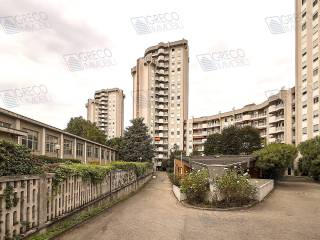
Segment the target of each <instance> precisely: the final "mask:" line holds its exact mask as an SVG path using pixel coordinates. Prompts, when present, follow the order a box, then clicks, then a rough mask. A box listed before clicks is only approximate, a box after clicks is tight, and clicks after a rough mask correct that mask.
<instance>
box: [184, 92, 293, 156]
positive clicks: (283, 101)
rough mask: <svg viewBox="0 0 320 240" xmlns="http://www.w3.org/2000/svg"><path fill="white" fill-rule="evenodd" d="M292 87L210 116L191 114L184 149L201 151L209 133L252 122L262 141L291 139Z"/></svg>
mask: <svg viewBox="0 0 320 240" xmlns="http://www.w3.org/2000/svg"><path fill="white" fill-rule="evenodd" d="M293 99H294V88H292V89H290V90H281V91H280V92H279V93H278V94H276V95H273V96H271V97H269V98H268V99H267V100H266V101H264V102H263V103H261V104H258V105H256V104H249V105H246V106H244V107H243V108H241V109H234V110H232V111H229V112H225V113H219V114H216V115H213V116H206V117H199V118H191V119H189V120H187V121H186V123H185V140H186V141H185V151H186V153H187V155H190V154H191V153H192V152H193V151H198V152H203V151H204V143H205V142H206V141H207V138H208V136H209V135H210V134H213V133H221V131H222V130H223V129H224V128H226V127H229V126H231V125H236V126H239V127H241V126H246V125H249V126H252V127H255V128H257V129H258V130H259V131H260V135H261V137H262V139H263V140H264V142H265V143H273V142H279V143H288V144H290V143H293V142H294V131H293V126H294V105H293Z"/></svg>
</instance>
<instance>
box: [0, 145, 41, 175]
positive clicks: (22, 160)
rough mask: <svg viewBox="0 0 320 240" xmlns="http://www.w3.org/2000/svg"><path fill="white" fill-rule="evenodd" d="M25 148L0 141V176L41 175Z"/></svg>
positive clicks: (39, 169) (38, 167)
mask: <svg viewBox="0 0 320 240" xmlns="http://www.w3.org/2000/svg"><path fill="white" fill-rule="evenodd" d="M41 172H42V171H41V168H40V166H38V165H37V163H36V162H35V161H34V160H33V158H32V156H31V153H30V150H29V149H28V148H26V147H25V146H22V145H18V144H14V143H11V142H7V141H0V176H11V175H30V174H39V173H41Z"/></svg>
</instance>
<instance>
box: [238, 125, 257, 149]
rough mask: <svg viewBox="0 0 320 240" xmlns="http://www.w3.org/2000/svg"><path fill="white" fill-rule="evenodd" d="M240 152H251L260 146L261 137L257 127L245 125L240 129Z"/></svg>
mask: <svg viewBox="0 0 320 240" xmlns="http://www.w3.org/2000/svg"><path fill="white" fill-rule="evenodd" d="M240 138H241V142H242V144H241V150H240V152H241V153H244V154H252V153H253V152H254V151H257V150H259V149H260V148H261V143H262V140H261V137H260V132H259V130H258V129H256V128H253V127H250V126H245V127H243V128H241V129H240Z"/></svg>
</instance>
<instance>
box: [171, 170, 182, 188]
mask: <svg viewBox="0 0 320 240" xmlns="http://www.w3.org/2000/svg"><path fill="white" fill-rule="evenodd" d="M168 176H169V180H170V182H171V183H172V184H173V185H176V186H178V187H180V186H181V181H182V178H181V176H179V175H175V174H174V173H168Z"/></svg>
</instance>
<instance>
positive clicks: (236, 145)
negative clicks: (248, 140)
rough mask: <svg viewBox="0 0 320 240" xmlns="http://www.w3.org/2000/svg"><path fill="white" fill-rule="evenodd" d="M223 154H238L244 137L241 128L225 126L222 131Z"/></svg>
mask: <svg viewBox="0 0 320 240" xmlns="http://www.w3.org/2000/svg"><path fill="white" fill-rule="evenodd" d="M221 135H222V137H221V142H222V144H223V145H222V154H225V155H227V154H230V155H238V154H240V152H241V148H242V139H241V137H240V128H238V127H236V126H230V127H227V128H224V129H223V130H222V133H221Z"/></svg>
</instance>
